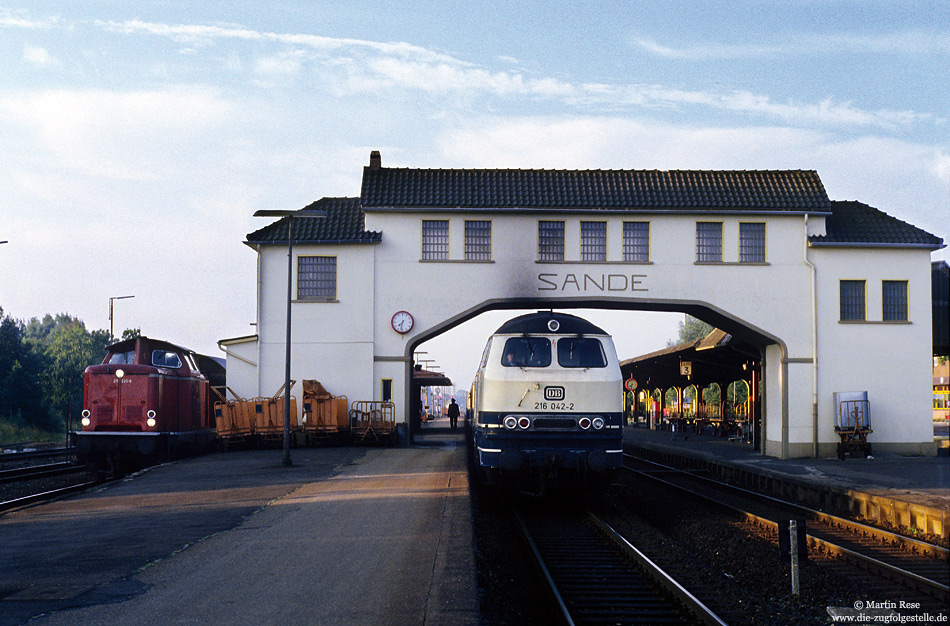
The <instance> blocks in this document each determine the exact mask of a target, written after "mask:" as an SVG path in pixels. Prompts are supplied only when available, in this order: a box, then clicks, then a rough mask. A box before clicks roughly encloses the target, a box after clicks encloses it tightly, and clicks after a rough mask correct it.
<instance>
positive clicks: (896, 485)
mask: <svg viewBox="0 0 950 626" xmlns="http://www.w3.org/2000/svg"><path fill="white" fill-rule="evenodd" d="M624 448H625V449H626V450H629V451H635V452H637V453H645V454H647V455H648V456H650V457H652V458H654V459H656V460H658V461H659V460H667V461H675V462H677V463H679V464H680V465H685V466H687V467H689V468H690V469H698V470H701V471H704V472H706V473H708V474H710V475H711V476H712V477H714V478H725V479H728V480H729V481H730V482H734V483H738V484H740V485H745V486H748V487H751V488H757V489H759V490H764V491H766V492H769V493H771V494H772V495H775V496H776V497H783V498H787V499H788V498H790V499H793V500H795V501H798V502H800V503H801V504H803V505H804V506H809V507H811V508H815V509H819V510H822V511H825V512H828V513H837V514H850V515H853V516H856V517H858V518H861V519H865V520H868V521H874V522H879V523H884V524H887V525H891V526H895V527H896V526H903V527H907V528H911V529H914V528H916V529H917V532H919V533H921V534H924V535H930V536H932V537H942V538H947V536H948V532H950V528H948V525H950V457H946V456H932V457H916V456H915V457H909V456H899V455H896V454H888V453H883V454H878V453H876V454H874V455H873V456H872V457H869V458H860V457H857V458H853V457H850V456H848V457H845V459H844V460H843V461H842V460H839V459H837V458H818V459H816V458H807V459H776V458H772V457H767V456H763V455H762V454H761V453H759V452H758V451H757V450H755V449H754V448H753V447H752V446H751V445H750V444H748V443H742V442H739V441H730V440H729V439H728V438H722V437H716V436H714V435H709V434H702V435H700V434H696V433H690V432H677V433H674V432H670V431H664V430H649V429H647V428H637V427H627V428H625V429H624Z"/></svg>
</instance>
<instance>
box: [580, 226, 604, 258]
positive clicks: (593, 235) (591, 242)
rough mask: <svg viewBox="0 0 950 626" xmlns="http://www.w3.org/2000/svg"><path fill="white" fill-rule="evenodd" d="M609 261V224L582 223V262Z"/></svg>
mask: <svg viewBox="0 0 950 626" xmlns="http://www.w3.org/2000/svg"><path fill="white" fill-rule="evenodd" d="M606 260H607V222H581V261H606Z"/></svg>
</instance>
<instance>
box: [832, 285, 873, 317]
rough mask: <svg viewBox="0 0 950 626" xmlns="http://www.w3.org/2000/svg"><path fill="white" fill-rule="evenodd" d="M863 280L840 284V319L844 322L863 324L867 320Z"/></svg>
mask: <svg viewBox="0 0 950 626" xmlns="http://www.w3.org/2000/svg"><path fill="white" fill-rule="evenodd" d="M864 293H865V289H864V281H863V280H842V281H841V282H840V283H839V298H838V301H839V308H840V314H839V319H840V320H841V321H842V322H863V321H864V320H865V319H867V316H866V312H865V311H866V308H867V307H866V306H865V296H864Z"/></svg>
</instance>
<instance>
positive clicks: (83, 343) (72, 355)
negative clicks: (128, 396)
mask: <svg viewBox="0 0 950 626" xmlns="http://www.w3.org/2000/svg"><path fill="white" fill-rule="evenodd" d="M108 341H109V333H108V332H107V331H105V330H97V331H93V332H92V333H90V332H89V331H87V330H86V325H85V323H83V322H82V321H81V320H78V319H73V320H72V321H70V322H68V323H66V324H64V325H62V326H60V327H58V328H57V329H56V330H55V331H54V332H53V333H51V335H50V341H49V344H48V345H47V346H46V351H45V353H46V358H47V368H46V375H45V377H44V378H45V382H46V387H47V397H48V398H49V401H50V404H51V405H52V406H53V407H54V408H55V409H56V410H58V411H63V412H65V410H66V407H67V406H68V404H69V403H72V404H73V406H75V407H81V406H82V385H83V372H84V371H85V369H86V368H87V367H89V366H90V365H94V364H96V363H100V362H101V361H102V356H103V352H104V348H105V345H106V344H107V343H108Z"/></svg>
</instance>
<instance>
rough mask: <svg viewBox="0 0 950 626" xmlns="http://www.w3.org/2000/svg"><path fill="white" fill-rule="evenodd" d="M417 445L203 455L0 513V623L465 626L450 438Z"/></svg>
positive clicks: (460, 459)
mask: <svg viewBox="0 0 950 626" xmlns="http://www.w3.org/2000/svg"><path fill="white" fill-rule="evenodd" d="M421 443H422V444H423V445H420V446H414V447H412V448H324V449H294V450H293V451H292V453H291V456H292V459H293V462H294V464H293V466H292V467H284V466H282V465H281V463H280V460H281V453H280V451H279V450H263V451H252V452H232V453H227V454H216V455H210V456H206V457H200V458H196V459H189V460H185V461H180V462H177V463H172V464H167V465H163V466H160V467H155V468H152V469H150V470H148V471H145V472H143V473H141V474H140V475H137V476H134V477H132V478H129V479H126V480H124V481H122V482H119V483H115V484H112V485H110V486H107V487H105V488H102V489H100V490H98V491H96V492H95V493H87V494H84V495H81V496H74V497H72V498H69V499H66V500H63V501H59V502H56V503H51V504H46V505H42V506H38V507H33V508H29V509H24V510H21V511H17V512H12V513H9V514H7V515H4V516H0V545H2V546H3V550H2V555H0V626H13V625H19V624H23V623H25V622H26V621H27V620H30V618H34V619H33V620H32V621H30V624H36V625H41V626H54V625H55V626H66V625H83V626H91V625H96V624H103V625H105V624H109V625H115V624H122V625H123V626H125V625H128V626H136V625H142V626H145V625H161V626H168V625H173V624H229V625H242V624H247V625H249V626H250V625H255V626H259V625H266V624H275V625H277V624H280V625H281V626H287V625H294V626H296V625H305V624H329V625H335V624H400V625H402V624H462V625H467V624H473V625H474V624H478V623H479V614H478V600H477V590H476V581H475V575H476V574H475V565H474V554H473V544H472V533H471V528H472V525H471V509H470V501H469V497H468V496H469V493H468V478H467V473H466V466H465V450H464V439H463V437H462V435H461V431H456V432H452V433H448V434H445V435H441V436H435V435H430V436H428V437H427V438H424V439H423V440H422V441H421ZM36 616H39V617H36Z"/></svg>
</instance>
